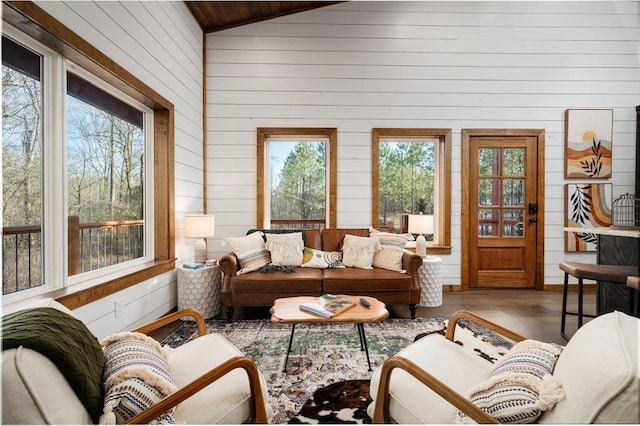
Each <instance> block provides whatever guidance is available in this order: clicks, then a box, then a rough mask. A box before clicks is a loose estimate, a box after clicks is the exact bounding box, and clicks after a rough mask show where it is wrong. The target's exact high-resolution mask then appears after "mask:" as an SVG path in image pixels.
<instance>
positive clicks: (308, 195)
mask: <svg viewBox="0 0 640 426" xmlns="http://www.w3.org/2000/svg"><path fill="white" fill-rule="evenodd" d="M336 134H337V132H336V130H335V129H297V128H258V130H257V136H258V144H257V145H258V155H257V157H258V183H257V196H258V218H257V226H258V227H259V228H271V229H300V228H324V227H328V226H329V227H335V193H336V189H335V188H336V182H335V176H336V169H335V156H336Z"/></svg>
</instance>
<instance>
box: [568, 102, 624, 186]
mask: <svg viewBox="0 0 640 426" xmlns="http://www.w3.org/2000/svg"><path fill="white" fill-rule="evenodd" d="M612 133H613V110H612V109H568V110H566V111H565V177H566V178H594V179H599V178H602V179H606V178H610V177H611V153H612V138H613V134H612Z"/></svg>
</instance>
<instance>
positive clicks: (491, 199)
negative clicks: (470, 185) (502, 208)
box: [478, 179, 500, 206]
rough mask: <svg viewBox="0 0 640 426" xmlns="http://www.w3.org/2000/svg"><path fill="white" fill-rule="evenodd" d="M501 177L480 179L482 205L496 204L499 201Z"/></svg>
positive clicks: (480, 200) (479, 190)
mask: <svg viewBox="0 0 640 426" xmlns="http://www.w3.org/2000/svg"><path fill="white" fill-rule="evenodd" d="M499 183H500V181H499V179H480V181H479V182H478V203H479V204H480V205H481V206H495V205H497V204H498V202H499V197H498V188H499Z"/></svg>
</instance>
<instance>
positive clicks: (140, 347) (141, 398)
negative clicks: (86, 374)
mask: <svg viewBox="0 0 640 426" xmlns="http://www.w3.org/2000/svg"><path fill="white" fill-rule="evenodd" d="M100 345H101V346H102V349H103V352H104V356H105V361H106V362H105V367H104V373H103V379H104V385H103V386H104V414H103V415H102V416H101V417H100V424H116V423H117V424H122V423H126V422H127V421H128V420H129V419H131V418H133V417H134V416H135V415H137V414H139V413H141V412H142V411H144V410H146V409H147V408H149V407H150V406H151V405H153V404H155V403H157V402H159V401H161V400H162V399H163V398H165V397H166V396H168V395H170V394H172V393H173V392H175V391H176V390H177V388H176V385H175V383H174V381H173V378H172V377H171V373H170V372H169V365H168V364H167V362H166V359H165V358H166V354H165V351H164V349H162V347H161V346H160V344H159V343H158V342H157V341H156V340H154V339H152V338H151V337H148V336H146V335H144V334H142V333H134V332H124V333H117V334H114V335H112V336H109V337H107V338H106V339H105V340H103V341H102V342H101V343H100ZM174 411H175V407H174V408H172V409H171V410H169V411H167V412H166V413H164V414H162V415H161V416H159V417H158V418H156V419H155V420H154V421H153V422H152V423H170V424H175V420H174V419H173V413H174Z"/></svg>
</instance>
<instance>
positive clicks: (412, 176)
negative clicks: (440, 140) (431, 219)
mask: <svg viewBox="0 0 640 426" xmlns="http://www.w3.org/2000/svg"><path fill="white" fill-rule="evenodd" d="M379 167H380V174H379V175H380V178H379V183H378V189H379V196H380V206H379V211H380V223H382V224H386V223H387V221H388V220H393V221H397V222H396V223H399V216H400V215H402V214H412V213H418V212H423V213H425V214H433V209H434V194H435V145H434V143H431V142H401V143H398V142H383V143H381V144H380V165H379Z"/></svg>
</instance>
